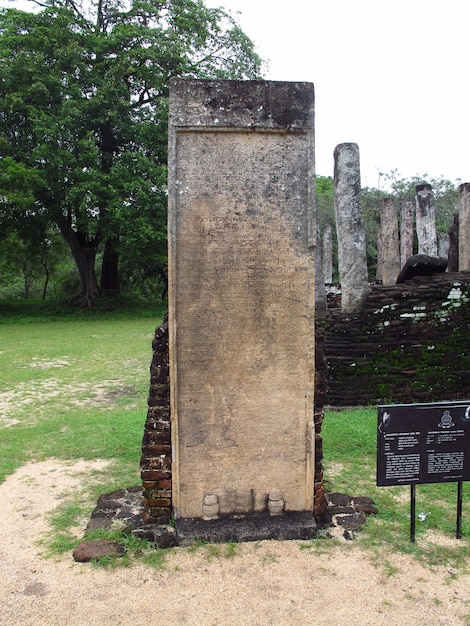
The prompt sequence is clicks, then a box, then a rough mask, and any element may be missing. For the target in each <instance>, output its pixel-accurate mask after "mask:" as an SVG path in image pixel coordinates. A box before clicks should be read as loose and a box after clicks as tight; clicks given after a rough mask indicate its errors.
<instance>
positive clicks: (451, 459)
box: [377, 400, 470, 486]
mask: <svg viewBox="0 0 470 626" xmlns="http://www.w3.org/2000/svg"><path fill="white" fill-rule="evenodd" d="M464 480H470V400H465V401H459V402H436V403H426V404H395V405H389V406H379V408H378V426H377V485H378V486H389V485H413V484H421V483H440V482H461V481H464Z"/></svg>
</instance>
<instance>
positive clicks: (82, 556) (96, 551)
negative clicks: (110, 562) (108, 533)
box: [73, 539, 125, 563]
mask: <svg viewBox="0 0 470 626" xmlns="http://www.w3.org/2000/svg"><path fill="white" fill-rule="evenodd" d="M124 553H125V549H124V548H123V547H122V546H120V545H119V544H118V543H116V542H115V541H109V540H108V539H90V540H89V541H82V542H81V543H79V544H78V546H77V547H76V548H75V549H74V551H73V558H74V560H75V561H77V562H79V563H87V562H88V561H92V560H93V559H102V558H103V557H105V556H122V555H123V554H124Z"/></svg>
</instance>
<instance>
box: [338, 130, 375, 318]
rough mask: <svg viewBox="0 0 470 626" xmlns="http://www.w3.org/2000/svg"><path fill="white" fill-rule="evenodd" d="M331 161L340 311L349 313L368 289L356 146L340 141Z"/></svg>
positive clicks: (358, 303) (356, 307)
mask: <svg viewBox="0 0 470 626" xmlns="http://www.w3.org/2000/svg"><path fill="white" fill-rule="evenodd" d="M334 161H335V170H334V192H335V216H336V232H337V235H338V270H339V280H340V283H341V291H342V305H341V308H342V310H343V312H345V313H350V312H353V311H356V310H357V309H359V308H360V306H361V303H362V302H363V300H364V298H365V297H366V295H367V293H368V291H369V284H368V280H367V260H366V235H365V230H364V223H363V220H362V208H361V173H360V166H359V147H358V145H357V144H355V143H342V144H339V145H338V146H336V148H335V151H334Z"/></svg>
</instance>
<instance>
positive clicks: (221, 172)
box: [169, 80, 316, 518]
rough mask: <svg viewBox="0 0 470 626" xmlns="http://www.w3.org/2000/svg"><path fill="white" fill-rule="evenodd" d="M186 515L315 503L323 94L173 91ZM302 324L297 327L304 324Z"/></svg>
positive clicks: (180, 473)
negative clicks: (316, 116) (207, 501)
mask: <svg viewBox="0 0 470 626" xmlns="http://www.w3.org/2000/svg"><path fill="white" fill-rule="evenodd" d="M170 100H171V102H170V144H169V145H170V154H169V188H170V197H169V213H170V217H169V285H170V291H169V318H170V363H171V370H170V371H171V386H172V393H171V397H172V410H171V414H172V444H173V451H174V453H175V458H173V506H174V508H175V510H176V512H177V515H179V516H181V517H182V518H186V517H187V518H196V517H198V516H200V515H201V514H202V503H203V498H204V495H205V494H206V493H215V494H216V495H217V496H218V497H219V502H220V512H221V514H224V513H234V512H249V511H261V510H264V508H265V506H266V494H267V493H268V492H269V491H270V489H271V488H273V487H276V488H279V489H280V490H281V491H282V493H283V494H284V498H285V503H286V509H287V510H291V511H303V510H310V511H311V510H312V508H313V468H314V458H313V457H314V454H313V449H312V431H313V391H314V367H313V364H314V354H313V353H314V330H313V323H314V262H313V261H314V247H315V240H316V229H315V222H314V219H313V218H314V215H313V208H314V197H313V190H314V184H313V183H314V172H313V86H312V85H308V84H304V83H270V82H264V81H260V82H254V83H240V82H231V81H194V80H189V81H187V80H176V81H174V82H173V83H172V88H171V96H170ZM294 320H295V324H294Z"/></svg>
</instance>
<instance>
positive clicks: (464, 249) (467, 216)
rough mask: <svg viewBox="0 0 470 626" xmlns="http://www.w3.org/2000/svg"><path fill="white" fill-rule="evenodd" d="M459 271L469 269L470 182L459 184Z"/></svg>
mask: <svg viewBox="0 0 470 626" xmlns="http://www.w3.org/2000/svg"><path fill="white" fill-rule="evenodd" d="M459 192H460V204H459V271H461V272H466V271H467V270H470V245H469V242H470V183H463V184H462V185H459Z"/></svg>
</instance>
